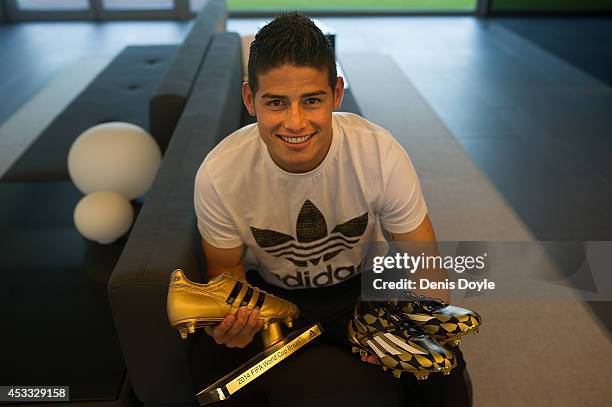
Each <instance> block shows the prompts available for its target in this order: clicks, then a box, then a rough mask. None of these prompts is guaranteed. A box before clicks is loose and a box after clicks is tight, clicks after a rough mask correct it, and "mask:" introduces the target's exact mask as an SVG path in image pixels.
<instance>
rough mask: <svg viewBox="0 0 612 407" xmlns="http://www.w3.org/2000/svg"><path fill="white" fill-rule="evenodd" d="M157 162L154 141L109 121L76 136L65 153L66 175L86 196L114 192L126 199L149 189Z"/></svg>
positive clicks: (130, 127) (139, 130)
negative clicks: (68, 175) (101, 192)
mask: <svg viewBox="0 0 612 407" xmlns="http://www.w3.org/2000/svg"><path fill="white" fill-rule="evenodd" d="M160 162H161V151H160V149H159V146H158V145H157V142H156V141H155V139H154V138H153V137H151V135H150V134H149V133H147V132H146V131H145V130H144V129H142V128H141V127H138V126H136V125H133V124H130V123H123V122H110V123H103V124H99V125H97V126H94V127H92V128H90V129H88V130H86V131H84V132H83V133H81V135H79V137H78V138H77V139H76V140H75V141H74V143H73V144H72V147H70V151H69V152H68V173H69V174H70V178H72V182H74V185H76V187H77V188H78V189H79V190H80V191H81V192H83V193H84V194H89V193H91V192H95V191H116V192H119V193H120V194H121V195H123V196H124V197H125V198H126V199H130V200H131V199H135V198H138V197H139V196H142V195H143V194H144V193H145V192H147V190H148V189H149V188H150V187H151V184H152V183H153V180H154V179H155V174H157V170H158V169H159V164H160Z"/></svg>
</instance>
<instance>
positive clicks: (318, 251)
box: [251, 200, 368, 267]
mask: <svg viewBox="0 0 612 407" xmlns="http://www.w3.org/2000/svg"><path fill="white" fill-rule="evenodd" d="M367 226H368V213H367V212H365V213H364V214H363V215H361V216H358V217H356V218H353V219H351V220H348V221H346V222H344V223H342V224H340V225H337V226H336V227H334V228H333V230H332V231H331V233H330V234H329V235H328V233H327V222H326V221H325V217H323V214H322V213H321V212H320V211H319V209H318V208H317V207H316V206H315V205H314V204H313V203H312V202H310V200H306V202H304V205H302V208H301V209H300V213H299V215H298V218H297V222H296V227H295V229H296V232H297V241H296V239H295V238H294V237H293V236H290V235H287V234H285V233H281V232H277V231H275V230H269V229H259V228H256V227H253V226H251V233H253V237H254V238H255V241H256V242H257V244H258V245H259V247H261V248H263V249H264V250H265V251H266V252H267V253H270V254H271V255H273V256H275V257H281V258H283V259H286V260H289V261H290V262H292V263H293V264H294V265H296V266H297V267H307V266H308V263H310V264H312V265H313V266H316V265H317V264H319V262H320V261H321V259H323V261H324V262H325V261H328V260H331V259H332V258H334V257H335V256H337V255H338V254H340V253H341V252H342V251H343V250H345V249H352V248H353V247H354V246H355V245H356V244H357V242H359V238H360V237H361V235H363V233H364V232H365V230H366V227H367Z"/></svg>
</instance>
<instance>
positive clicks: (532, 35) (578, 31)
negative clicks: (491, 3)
mask: <svg viewBox="0 0 612 407" xmlns="http://www.w3.org/2000/svg"><path fill="white" fill-rule="evenodd" d="M496 21H498V22H499V23H500V24H502V25H503V26H504V27H506V28H508V29H510V30H512V31H514V32H515V33H517V34H519V35H521V36H523V37H525V38H526V39H528V40H529V41H531V42H533V43H535V44H537V45H539V46H540V47H542V48H544V49H546V50H547V51H549V52H552V53H553V54H555V55H556V56H558V57H559V58H562V59H563V60H565V61H566V62H568V63H570V64H572V65H574V66H576V67H578V68H580V69H582V70H583V71H584V72H586V73H588V74H589V75H592V76H593V77H595V78H597V79H599V80H600V81H602V82H604V83H607V84H609V85H610V86H612V46H611V45H610V39H611V38H612V22H611V19H610V18H609V17H608V18H597V17H584V18H579V17H574V18H568V17H557V18H543V17H539V18H518V17H507V18H499V19H496Z"/></svg>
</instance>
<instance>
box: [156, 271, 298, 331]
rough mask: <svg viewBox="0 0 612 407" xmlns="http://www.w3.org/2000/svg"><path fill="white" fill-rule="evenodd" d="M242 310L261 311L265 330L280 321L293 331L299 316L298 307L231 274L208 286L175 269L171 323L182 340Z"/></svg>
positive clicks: (170, 294)
mask: <svg viewBox="0 0 612 407" xmlns="http://www.w3.org/2000/svg"><path fill="white" fill-rule="evenodd" d="M239 307H247V308H249V309H251V310H252V309H253V308H259V310H260V318H261V319H263V320H264V331H267V330H268V327H269V325H270V324H273V325H274V326H275V329H278V324H277V323H279V322H280V323H284V324H285V325H287V327H289V328H291V327H292V326H293V320H294V319H296V318H297V317H298V316H299V314H300V311H299V309H298V307H297V306H296V305H295V304H293V303H291V302H289V301H286V300H283V299H282V298H278V297H276V296H274V295H272V294H269V293H266V292H265V291H263V290H260V289H259V288H257V287H253V286H251V285H249V284H248V283H247V282H245V281H242V280H239V279H237V278H236V277H234V276H232V275H229V274H221V275H219V276H217V277H216V278H215V279H214V280H211V281H209V282H208V284H199V283H195V282H193V281H190V280H188V279H187V277H185V274H184V273H183V271H182V270H181V269H176V270H174V271H173V272H172V275H171V276H170V286H169V288H168V301H167V311H168V320H169V321H170V325H172V326H173V327H174V328H176V329H177V330H178V331H179V333H180V334H181V338H183V339H186V338H187V336H188V335H189V334H190V333H194V332H195V330H196V328H201V327H204V326H208V325H216V324H218V323H220V322H221V321H223V319H224V318H225V317H226V316H227V315H228V314H232V315H233V314H235V313H236V311H238V308H239ZM270 328H272V327H270ZM264 334H265V332H264Z"/></svg>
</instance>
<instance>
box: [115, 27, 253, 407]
mask: <svg viewBox="0 0 612 407" xmlns="http://www.w3.org/2000/svg"><path fill="white" fill-rule="evenodd" d="M241 82H242V65H241V54H240V37H239V36H238V35H237V34H234V33H218V34H214V35H213V38H212V40H211V43H210V46H209V49H208V52H207V55H206V58H205V60H204V63H203V64H202V67H201V69H200V72H199V74H198V76H197V79H196V81H195V84H194V86H193V90H192V91H191V95H190V96H189V99H188V101H187V104H186V106H185V109H184V112H183V114H182V116H181V118H180V121H179V122H178V125H177V127H176V130H175V131H174V134H173V135H172V138H171V139H170V143H169V145H168V148H167V150H166V153H165V155H164V158H163V160H162V164H161V166H160V169H159V171H158V173H157V176H156V178H155V181H154V182H153V185H152V187H151V189H150V190H149V192H148V193H147V196H146V199H145V201H144V204H143V207H142V209H141V211H140V214H139V215H138V218H137V220H136V222H135V224H134V226H133V228H132V231H131V233H130V235H129V238H128V241H127V243H126V245H125V248H124V250H123V252H122V254H121V257H120V259H119V261H118V263H117V265H116V266H115V269H114V271H113V274H112V275H111V278H110V280H109V283H108V293H109V298H110V303H111V308H112V312H113V317H114V320H115V326H116V328H117V333H118V336H119V340H120V343H121V348H122V351H123V355H124V357H125V362H126V365H127V370H128V372H129V374H130V379H131V383H132V386H133V389H134V391H135V393H136V395H137V396H138V398H139V399H140V400H141V401H143V402H145V403H151V404H160V405H161V404H164V403H181V402H182V403H187V402H189V401H193V399H194V394H195V393H194V392H193V389H192V387H193V386H192V384H191V377H190V375H189V368H188V364H187V356H186V354H187V352H186V350H185V344H184V343H183V342H181V340H180V337H179V335H178V333H177V332H176V330H175V329H173V328H172V327H170V324H169V323H168V317H167V314H166V296H167V291H168V283H169V277H170V274H171V272H172V271H173V269H175V268H178V267H180V268H183V269H184V270H185V271H186V272H187V273H188V275H189V276H190V278H193V279H196V280H197V279H198V278H197V274H199V271H198V269H199V268H201V267H202V264H201V263H200V262H201V248H200V240H199V235H198V231H197V226H196V218H195V212H194V208H193V188H194V181H195V175H196V172H197V170H198V168H199V166H200V165H201V163H202V161H203V160H204V157H205V156H206V154H207V153H208V152H209V151H210V150H211V149H212V148H213V147H214V146H215V145H216V144H217V143H218V142H219V141H220V140H221V139H222V138H223V137H225V136H226V135H228V134H229V133H231V132H232V131H234V130H236V129H237V128H238V127H239V126H240V116H241V112H242V97H241V91H240V87H241ZM160 383H163V385H160Z"/></svg>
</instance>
